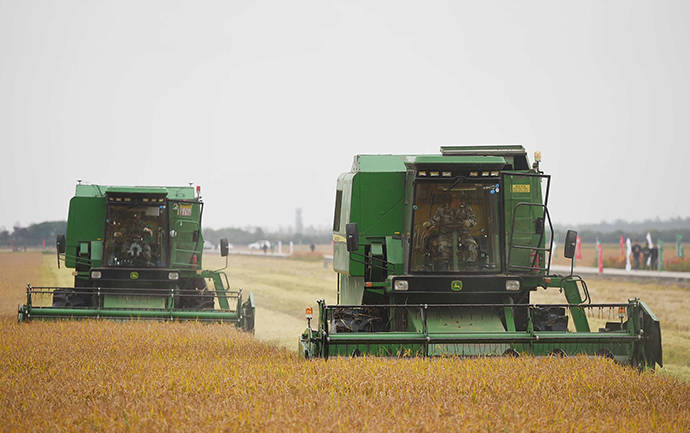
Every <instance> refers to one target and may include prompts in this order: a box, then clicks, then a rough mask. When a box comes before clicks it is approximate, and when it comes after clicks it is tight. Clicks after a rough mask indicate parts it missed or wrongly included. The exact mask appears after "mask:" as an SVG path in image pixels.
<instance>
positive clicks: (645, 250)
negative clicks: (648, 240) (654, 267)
mask: <svg viewBox="0 0 690 433" xmlns="http://www.w3.org/2000/svg"><path fill="white" fill-rule="evenodd" d="M650 251H651V249H650V248H649V247H648V246H647V244H645V245H644V246H643V247H642V268H643V269H649V264H648V263H649V252H650Z"/></svg>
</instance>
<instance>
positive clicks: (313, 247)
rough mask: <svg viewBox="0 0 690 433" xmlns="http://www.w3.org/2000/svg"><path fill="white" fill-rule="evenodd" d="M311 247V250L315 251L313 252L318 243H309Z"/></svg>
mask: <svg viewBox="0 0 690 433" xmlns="http://www.w3.org/2000/svg"><path fill="white" fill-rule="evenodd" d="M309 249H310V250H311V252H312V253H313V252H314V250H315V249H316V245H314V243H313V242H312V244H311V245H309Z"/></svg>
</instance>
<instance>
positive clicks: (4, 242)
mask: <svg viewBox="0 0 690 433" xmlns="http://www.w3.org/2000/svg"><path fill="white" fill-rule="evenodd" d="M66 230H67V221H46V222H42V223H38V224H31V225H30V226H28V227H19V226H16V227H14V228H13V229H12V231H11V232H10V231H9V230H6V229H2V230H0V248H10V247H14V248H30V247H40V246H42V245H43V241H44V240H45V243H46V246H53V247H54V246H55V238H56V237H57V235H58V234H64V233H65V231H66Z"/></svg>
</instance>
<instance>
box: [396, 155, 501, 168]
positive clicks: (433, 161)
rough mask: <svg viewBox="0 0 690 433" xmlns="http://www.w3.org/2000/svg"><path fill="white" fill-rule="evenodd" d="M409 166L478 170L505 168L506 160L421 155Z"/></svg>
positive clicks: (484, 157)
mask: <svg viewBox="0 0 690 433" xmlns="http://www.w3.org/2000/svg"><path fill="white" fill-rule="evenodd" d="M408 164H409V165H436V166H443V165H458V166H468V165H469V166H473V167H477V168H484V167H494V168H496V169H499V168H503V167H504V166H505V165H506V160H505V158H503V157H502V156H470V155H468V156H441V155H420V156H416V157H414V158H410V159H409V160H408Z"/></svg>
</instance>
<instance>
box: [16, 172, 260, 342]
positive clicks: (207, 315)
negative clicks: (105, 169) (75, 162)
mask: <svg viewBox="0 0 690 433" xmlns="http://www.w3.org/2000/svg"><path fill="white" fill-rule="evenodd" d="M202 213H203V202H202V200H201V197H200V188H199V187H198V186H197V187H196V190H195V188H194V187H193V186H185V187H170V186H166V187H122V186H103V185H85V184H81V183H79V184H78V185H77V187H76V194H75V196H74V197H73V198H72V199H71V201H70V205H69V216H68V220H67V233H66V236H65V235H59V236H58V238H57V266H58V267H59V266H60V263H61V262H64V266H66V267H68V268H73V269H74V272H73V275H74V287H32V286H31V285H30V284H29V285H28V287H27V290H26V304H24V305H22V306H20V307H19V313H18V319H19V321H20V322H22V321H26V320H32V319H60V318H72V319H82V318H98V319H158V320H194V321H215V322H224V323H232V324H235V325H236V326H237V327H239V328H241V329H243V330H245V331H249V332H253V330H254V313H255V307H254V300H253V296H252V294H251V293H248V294H247V295H248V296H245V295H244V294H243V293H242V290H231V289H230V287H229V281H228V277H227V275H226V273H225V272H224V270H223V269H220V270H206V269H203V268H202V253H203V246H204V239H203V235H202V230H201V216H202ZM220 250H221V251H220V252H221V255H222V256H225V257H226V267H227V255H228V243H227V240H225V239H223V240H221V242H220ZM208 283H211V284H212V286H213V290H211V289H209V284H208ZM243 296H245V298H244V299H243Z"/></svg>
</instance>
